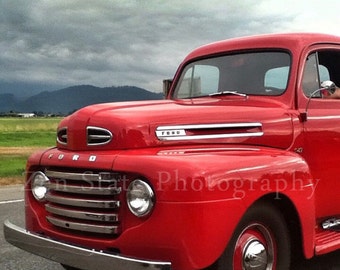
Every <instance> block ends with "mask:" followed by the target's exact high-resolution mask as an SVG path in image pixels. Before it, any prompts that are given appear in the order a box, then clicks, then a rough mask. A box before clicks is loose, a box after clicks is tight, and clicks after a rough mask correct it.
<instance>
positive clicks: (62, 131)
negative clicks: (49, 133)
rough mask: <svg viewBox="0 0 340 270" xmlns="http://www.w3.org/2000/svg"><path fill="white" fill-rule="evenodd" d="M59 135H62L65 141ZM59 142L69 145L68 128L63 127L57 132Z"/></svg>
mask: <svg viewBox="0 0 340 270" xmlns="http://www.w3.org/2000/svg"><path fill="white" fill-rule="evenodd" d="M59 133H62V135H61V136H60V137H61V138H62V139H63V140H64V141H62V140H60V139H59ZM57 142H58V143H60V144H62V145H67V127H63V128H61V129H59V130H58V131H57Z"/></svg>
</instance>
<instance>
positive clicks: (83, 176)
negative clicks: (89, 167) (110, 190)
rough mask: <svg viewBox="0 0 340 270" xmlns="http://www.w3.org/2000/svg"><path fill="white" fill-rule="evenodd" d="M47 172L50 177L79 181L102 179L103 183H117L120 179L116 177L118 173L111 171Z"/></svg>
mask: <svg viewBox="0 0 340 270" xmlns="http://www.w3.org/2000/svg"><path fill="white" fill-rule="evenodd" d="M45 174H46V176H47V177H48V178H59V179H66V180H79V181H98V182H99V181H100V182H102V183H116V182H117V181H118V179H115V178H114V177H115V175H116V174H110V173H97V174H96V173H69V172H66V173H65V172H58V171H51V170H45Z"/></svg>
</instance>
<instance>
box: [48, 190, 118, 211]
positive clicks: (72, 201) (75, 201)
mask: <svg viewBox="0 0 340 270" xmlns="http://www.w3.org/2000/svg"><path fill="white" fill-rule="evenodd" d="M46 201H49V202H53V203H57V204H62V205H70V206H76V207H90V208H101V209H115V208H119V207H120V201H115V200H89V199H80V198H69V197H65V196H56V195H52V194H50V193H47V194H46Z"/></svg>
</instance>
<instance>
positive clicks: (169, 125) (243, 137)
mask: <svg viewBox="0 0 340 270" xmlns="http://www.w3.org/2000/svg"><path fill="white" fill-rule="evenodd" d="M292 136H293V130H292V119H291V116H290V115H289V114H288V113H287V108H285V107H284V106H283V105H282V104H281V103H278V102H274V101H271V100H270V99H268V100H261V101H259V100H254V99H252V98H249V99H247V100H224V99H218V98H216V99H215V98H200V99H190V100H178V101H174V100H160V101H142V102H121V103H108V104H98V105H92V106H89V107H85V108H83V109H81V110H79V111H77V112H75V113H74V114H72V115H70V116H68V117H66V118H65V119H63V120H62V122H61V123H60V124H59V127H58V135H57V146H58V147H59V148H63V149H69V150H77V151H81V150H96V149H100V150H105V149H107V150H109V149H132V148H143V147H156V146H161V145H168V146H170V145H174V144H176V145H181V144H213V143H214V144H216V143H222V144H226V143H233V144H248V145H252V144H254V145H255V144H256V145H267V146H272V147H279V148H287V147H289V145H290V144H291V141H292Z"/></svg>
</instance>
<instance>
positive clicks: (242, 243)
mask: <svg viewBox="0 0 340 270" xmlns="http://www.w3.org/2000/svg"><path fill="white" fill-rule="evenodd" d="M289 266H290V239H289V233H288V229H287V225H286V222H285V220H284V218H283V216H282V214H281V213H280V212H279V211H278V210H277V209H276V208H275V207H274V206H272V205H270V204H268V203H265V204H260V203H258V204H256V205H254V206H253V207H251V208H250V209H249V210H248V211H247V213H246V214H245V216H244V217H243V219H242V220H241V222H240V223H239V225H238V226H237V228H236V230H235V233H234V234H233V237H232V238H231V240H230V243H229V245H228V246H227V248H226V250H225V251H224V253H223V254H222V256H221V257H220V259H219V260H218V261H217V262H216V263H215V264H214V266H213V267H211V268H209V269H216V270H222V269H223V270H227V269H231V270H288V269H289Z"/></svg>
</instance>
